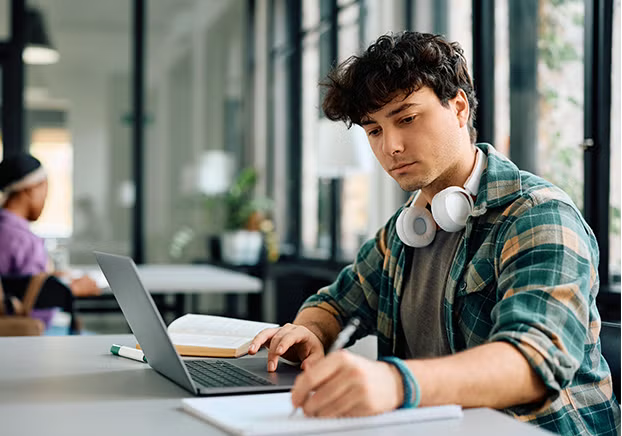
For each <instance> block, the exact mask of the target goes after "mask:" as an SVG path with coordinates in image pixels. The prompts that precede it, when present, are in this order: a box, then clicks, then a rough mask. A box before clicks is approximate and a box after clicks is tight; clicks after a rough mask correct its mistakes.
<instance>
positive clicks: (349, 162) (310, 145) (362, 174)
mask: <svg viewBox="0 0 622 436" xmlns="http://www.w3.org/2000/svg"><path fill="white" fill-rule="evenodd" d="M304 5H305V9H304V10H303V23H304V26H305V28H306V32H305V35H304V38H303V41H302V50H303V51H302V65H303V66H302V93H303V95H302V102H301V104H302V116H303V126H302V142H303V152H302V153H303V156H302V172H303V181H302V186H303V189H302V210H303V214H302V254H303V256H305V257H315V258H328V257H329V256H331V255H332V254H336V255H337V256H339V257H342V258H345V259H350V260H351V259H352V258H353V257H354V255H355V254H356V252H357V251H358V249H359V247H360V245H361V242H362V241H363V240H364V238H365V237H367V236H368V234H369V228H368V227H369V219H368V209H369V192H370V179H371V178H370V175H369V169H370V167H371V163H370V159H373V158H372V157H371V151H370V150H369V147H368V145H367V144H365V145H364V147H358V146H355V147H352V148H351V150H350V149H349V150H343V149H341V150H340V151H342V153H340V156H339V159H335V155H336V154H338V153H330V152H327V149H326V147H325V144H321V143H320V142H321V141H325V139H323V135H324V133H323V132H325V131H326V129H327V127H326V126H327V124H330V123H332V122H330V121H327V120H324V119H323V114H322V111H321V107H320V105H321V91H320V88H319V86H318V84H319V82H320V81H322V80H324V78H325V77H326V74H327V73H328V71H329V69H330V67H332V62H333V59H331V56H333V55H335V56H336V57H337V62H339V63H340V62H343V61H344V60H346V59H347V58H349V57H350V56H352V55H354V54H356V53H358V52H359V50H360V38H361V36H360V24H359V17H360V13H361V10H360V5H359V2H352V1H350V2H339V3H338V7H339V10H338V14H337V23H336V24H337V29H336V31H337V47H336V49H337V53H334V54H331V51H332V50H334V49H333V48H332V47H331V46H330V41H331V39H330V38H331V33H332V32H333V31H335V29H333V28H332V26H333V25H334V23H332V21H331V18H332V17H331V14H330V12H331V10H330V7H332V4H331V2H330V1H324V2H321V5H322V8H321V11H318V9H313V8H312V5H313V6H315V7H316V8H317V7H318V6H319V2H317V1H314V2H311V1H306V2H305V3H304ZM319 12H321V14H320V13H319ZM305 15H306V16H305ZM320 15H321V16H322V21H321V22H320V21H319V20H320ZM365 143H366V141H365ZM333 194H335V195H338V200H337V205H338V210H339V211H340V215H339V216H338V217H336V218H333V216H334V211H333V210H332V207H333V202H332V195H333ZM333 219H337V220H339V225H337V226H333V225H332V220H333ZM333 232H337V234H336V239H337V241H336V242H337V244H338V245H337V247H339V248H338V249H335V250H333V247H331V243H332V237H333ZM335 251H337V252H336V253H335Z"/></svg>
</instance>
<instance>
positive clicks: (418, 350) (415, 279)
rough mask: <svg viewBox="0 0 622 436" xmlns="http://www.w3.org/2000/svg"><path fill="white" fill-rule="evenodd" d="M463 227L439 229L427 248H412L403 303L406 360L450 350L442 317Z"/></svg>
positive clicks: (442, 354)
mask: <svg viewBox="0 0 622 436" xmlns="http://www.w3.org/2000/svg"><path fill="white" fill-rule="evenodd" d="M463 234H464V230H463V231H460V232H455V233H448V232H444V231H442V230H438V231H437V232H436V236H435V238H434V241H432V243H431V244H430V245H428V246H427V247H423V248H417V249H415V250H413V259H412V262H411V266H410V270H407V271H408V272H407V277H406V280H405V281H404V288H403V290H402V299H401V303H400V322H401V327H402V334H403V336H402V338H403V350H402V353H401V354H403V355H404V358H405V359H414V358H422V357H438V356H445V355H448V354H450V353H451V349H450V348H449V343H448V341H447V331H446V329H445V322H444V318H443V301H444V298H445V285H446V283H447V277H448V275H449V270H450V268H451V264H452V262H453V260H454V256H455V255H456V250H457V248H458V245H459V243H460V241H461V240H462V236H463Z"/></svg>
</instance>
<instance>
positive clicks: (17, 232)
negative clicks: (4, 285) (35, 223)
mask: <svg viewBox="0 0 622 436" xmlns="http://www.w3.org/2000/svg"><path fill="white" fill-rule="evenodd" d="M46 263H47V254H46V252H45V247H44V245H43V239H41V238H40V237H38V236H37V235H35V234H34V233H32V232H31V231H30V228H29V224H28V221H27V220H26V219H24V218H22V217H19V216H17V215H15V214H14V213H12V212H9V211H7V210H5V209H1V208H0V276H7V277H8V276H23V275H34V274H39V273H42V272H45V270H46V268H45V267H46Z"/></svg>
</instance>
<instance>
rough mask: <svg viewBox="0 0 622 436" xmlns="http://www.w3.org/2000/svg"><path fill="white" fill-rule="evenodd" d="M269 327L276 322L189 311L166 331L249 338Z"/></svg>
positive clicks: (273, 325)
mask: <svg viewBox="0 0 622 436" xmlns="http://www.w3.org/2000/svg"><path fill="white" fill-rule="evenodd" d="M270 327H278V324H270V323H266V322H256V321H246V320H243V319H236V318H227V317H223V316H213V315H195V314H191V313H189V314H187V315H184V316H182V317H181V318H178V319H176V320H175V321H173V322H172V323H171V324H170V325H169V326H168V331H169V333H185V334H193V335H210V336H211V335H213V334H216V335H220V336H237V337H242V338H247V340H250V339H253V338H254V337H255V335H257V333H259V332H260V331H262V330H264V329H266V328H270Z"/></svg>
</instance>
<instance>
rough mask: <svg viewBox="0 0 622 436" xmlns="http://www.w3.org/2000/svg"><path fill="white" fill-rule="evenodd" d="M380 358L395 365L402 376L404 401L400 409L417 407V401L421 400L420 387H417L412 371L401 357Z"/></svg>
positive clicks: (417, 383)
mask: <svg viewBox="0 0 622 436" xmlns="http://www.w3.org/2000/svg"><path fill="white" fill-rule="evenodd" d="M380 360H382V361H384V362H387V363H389V364H391V365H393V366H395V368H397V371H398V372H399V373H400V376H401V377H402V385H403V386H404V402H403V403H402V405H401V406H400V409H414V408H415V407H419V403H420V401H421V388H420V387H419V382H418V381H417V378H416V377H415V375H414V374H413V373H412V371H411V370H410V368H408V366H407V365H406V364H405V363H404V361H403V360H402V359H400V358H397V357H393V356H389V357H383V358H382V359H380Z"/></svg>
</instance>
